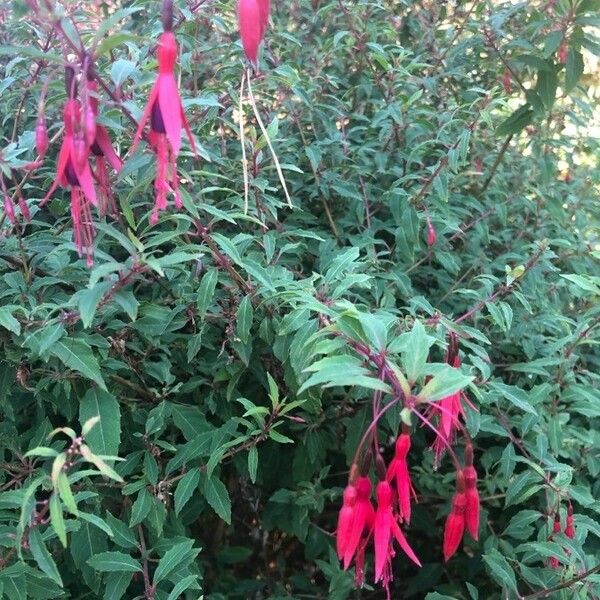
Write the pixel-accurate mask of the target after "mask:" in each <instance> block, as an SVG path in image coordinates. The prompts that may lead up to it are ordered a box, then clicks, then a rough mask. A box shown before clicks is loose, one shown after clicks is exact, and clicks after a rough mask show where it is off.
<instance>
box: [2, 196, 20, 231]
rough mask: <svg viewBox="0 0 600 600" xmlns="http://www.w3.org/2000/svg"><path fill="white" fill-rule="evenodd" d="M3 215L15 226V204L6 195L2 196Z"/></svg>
mask: <svg viewBox="0 0 600 600" xmlns="http://www.w3.org/2000/svg"><path fill="white" fill-rule="evenodd" d="M4 214H5V215H6V218H7V219H8V220H9V221H10V222H11V223H12V224H13V225H15V224H16V223H17V216H16V215H15V204H14V202H13V201H12V199H11V197H10V196H9V195H8V194H6V193H5V194H4Z"/></svg>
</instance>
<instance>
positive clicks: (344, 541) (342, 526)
mask: <svg viewBox="0 0 600 600" xmlns="http://www.w3.org/2000/svg"><path fill="white" fill-rule="evenodd" d="M356 497H357V491H356V488H355V487H354V486H353V485H352V484H351V483H349V484H348V485H347V486H346V489H345V490H344V501H343V504H342V508H341V510H340V514H339V516H338V526H337V533H336V549H337V555H338V558H339V559H340V560H342V558H344V555H345V554H346V550H347V548H348V542H349V538H350V532H351V531H352V523H353V520H354V506H355V504H356Z"/></svg>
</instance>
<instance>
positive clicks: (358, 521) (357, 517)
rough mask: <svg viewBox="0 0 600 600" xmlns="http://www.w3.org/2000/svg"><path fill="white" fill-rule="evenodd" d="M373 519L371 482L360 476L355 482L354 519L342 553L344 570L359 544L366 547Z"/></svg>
mask: <svg viewBox="0 0 600 600" xmlns="http://www.w3.org/2000/svg"><path fill="white" fill-rule="evenodd" d="M374 517H375V511H374V510H373V505H372V504H371V481H370V480H369V478H368V477H366V476H361V477H359V478H358V480H357V482H356V500H355V504H354V517H353V519H352V527H351V529H350V532H349V534H348V538H347V540H348V541H347V543H346V547H345V552H344V569H347V568H348V567H349V566H350V563H351V562H352V558H353V557H354V555H355V554H356V553H357V552H358V550H359V546H360V545H361V543H362V544H364V545H366V543H367V541H368V538H369V536H370V535H371V531H372V529H373V519H374Z"/></svg>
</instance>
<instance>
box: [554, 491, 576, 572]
mask: <svg viewBox="0 0 600 600" xmlns="http://www.w3.org/2000/svg"><path fill="white" fill-rule="evenodd" d="M566 521H567V522H566V524H565V529H564V531H563V530H562V527H561V524H560V509H559V510H557V511H556V512H555V513H554V521H553V523H552V533H551V534H550V535H549V536H548V541H549V542H551V541H552V540H553V539H554V536H555V535H556V534H557V533H561V532H563V533H564V534H565V535H566V536H567V537H568V538H569V539H571V540H572V539H573V538H574V537H575V519H574V517H573V506H572V505H571V503H570V502H569V506H568V507H567V519H566ZM565 552H566V553H567V554H568V553H569V551H568V550H565ZM548 566H549V567H550V568H551V569H558V568H559V567H560V561H559V560H558V557H556V556H552V557H551V558H550V560H549V561H548Z"/></svg>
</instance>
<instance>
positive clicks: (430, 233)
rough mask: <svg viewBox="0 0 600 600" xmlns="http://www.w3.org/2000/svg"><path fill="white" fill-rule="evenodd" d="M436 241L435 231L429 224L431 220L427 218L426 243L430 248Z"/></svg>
mask: <svg viewBox="0 0 600 600" xmlns="http://www.w3.org/2000/svg"><path fill="white" fill-rule="evenodd" d="M436 241H437V233H436V232H435V229H434V228H433V225H432V224H431V221H430V220H429V219H427V245H428V246H429V247H430V248H431V247H432V246H434V245H435V242H436Z"/></svg>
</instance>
